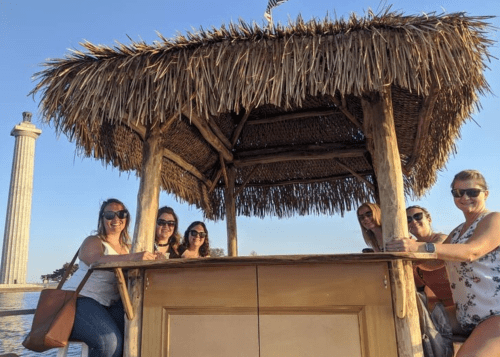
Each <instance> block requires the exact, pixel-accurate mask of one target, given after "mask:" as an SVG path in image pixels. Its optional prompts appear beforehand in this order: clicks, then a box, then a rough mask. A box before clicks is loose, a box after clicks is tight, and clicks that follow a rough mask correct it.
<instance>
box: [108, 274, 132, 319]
mask: <svg viewBox="0 0 500 357" xmlns="http://www.w3.org/2000/svg"><path fill="white" fill-rule="evenodd" d="M113 270H114V272H115V276H116V280H117V284H118V291H119V292H120V297H121V299H122V303H123V309H124V310H125V314H126V315H127V318H128V319H129V320H132V319H133V318H134V308H133V307H132V303H131V302H130V295H129V294H128V289H127V282H126V280H125V276H124V275H123V271H122V269H121V268H115V269H113Z"/></svg>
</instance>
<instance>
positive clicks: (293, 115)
mask: <svg viewBox="0 0 500 357" xmlns="http://www.w3.org/2000/svg"><path fill="white" fill-rule="evenodd" d="M335 114H342V112H340V111H339V110H338V109H327V110H312V111H308V112H301V113H297V112H293V113H287V114H282V115H278V116H274V117H269V118H264V119H255V120H251V121H249V122H248V123H247V125H260V124H272V123H278V122H281V121H287V120H296V119H306V118H311V117H319V116H329V115H335Z"/></svg>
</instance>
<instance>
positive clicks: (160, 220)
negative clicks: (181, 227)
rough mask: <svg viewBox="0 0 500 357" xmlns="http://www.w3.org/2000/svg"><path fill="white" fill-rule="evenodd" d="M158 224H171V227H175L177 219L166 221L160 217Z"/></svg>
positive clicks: (163, 225)
mask: <svg viewBox="0 0 500 357" xmlns="http://www.w3.org/2000/svg"><path fill="white" fill-rule="evenodd" d="M156 224H157V225H159V226H162V227H165V226H169V227H175V221H165V220H164V219H158V220H157V221H156Z"/></svg>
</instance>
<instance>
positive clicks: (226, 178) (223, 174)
mask: <svg viewBox="0 0 500 357" xmlns="http://www.w3.org/2000/svg"><path fill="white" fill-rule="evenodd" d="M219 162H220V169H221V171H222V176H224V184H225V185H226V188H227V187H229V186H228V185H229V178H228V176H227V170H226V163H225V162H224V158H223V157H222V155H219Z"/></svg>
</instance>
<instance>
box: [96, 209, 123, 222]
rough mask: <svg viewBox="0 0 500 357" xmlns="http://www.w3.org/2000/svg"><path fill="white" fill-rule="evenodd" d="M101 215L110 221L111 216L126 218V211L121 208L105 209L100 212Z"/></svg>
mask: <svg viewBox="0 0 500 357" xmlns="http://www.w3.org/2000/svg"><path fill="white" fill-rule="evenodd" d="M102 216H103V217H104V218H105V219H107V220H108V221H111V220H112V219H113V218H115V217H118V218H119V219H124V218H128V211H127V210H126V209H122V210H120V211H105V212H103V213H102Z"/></svg>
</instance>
